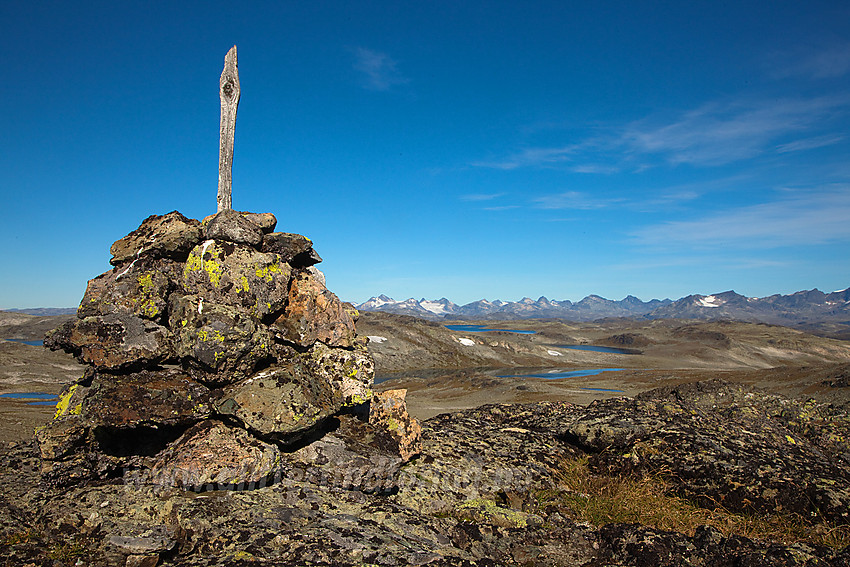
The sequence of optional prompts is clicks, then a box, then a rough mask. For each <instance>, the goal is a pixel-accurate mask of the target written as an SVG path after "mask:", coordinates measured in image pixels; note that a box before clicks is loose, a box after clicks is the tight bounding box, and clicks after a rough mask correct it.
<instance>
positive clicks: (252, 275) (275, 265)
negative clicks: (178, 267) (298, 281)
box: [181, 240, 292, 320]
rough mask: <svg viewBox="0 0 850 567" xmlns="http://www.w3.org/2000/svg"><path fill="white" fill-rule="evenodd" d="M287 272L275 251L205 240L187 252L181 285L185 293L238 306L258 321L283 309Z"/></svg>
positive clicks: (287, 289) (289, 270) (286, 265)
mask: <svg viewBox="0 0 850 567" xmlns="http://www.w3.org/2000/svg"><path fill="white" fill-rule="evenodd" d="M291 273H292V269H291V268H290V266H289V264H287V263H286V262H283V261H281V259H280V256H278V255H277V254H267V253H263V252H258V251H256V250H254V249H253V248H250V247H248V246H240V245H234V244H231V243H229V242H216V241H214V240H207V241H206V242H204V243H203V244H200V245H198V246H196V247H195V248H194V249H193V250H192V252H191V253H190V254H189V257H188V258H187V260H186V264H185V267H184V268H183V273H182V276H183V277H182V282H181V287H182V289H183V292H184V293H185V294H187V295H197V296H199V297H201V298H203V299H204V301H205V302H207V303H218V304H221V305H229V306H231V307H234V308H238V309H240V310H242V311H244V312H245V313H247V314H249V315H251V316H252V317H254V318H255V319H257V320H260V319H261V318H263V317H265V316H266V315H269V314H275V313H279V312H280V311H281V310H282V309H283V307H284V305H285V303H286V300H287V297H288V291H289V279H290V275H291Z"/></svg>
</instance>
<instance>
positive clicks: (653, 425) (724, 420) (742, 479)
mask: <svg viewBox="0 0 850 567" xmlns="http://www.w3.org/2000/svg"><path fill="white" fill-rule="evenodd" d="M799 405H800V404H799V403H798V402H797V403H795V402H792V401H790V400H787V399H785V398H781V397H779V396H771V395H769V394H763V393H757V392H754V391H747V390H744V389H743V388H742V387H740V386H734V385H731V384H728V383H726V382H723V381H720V380H716V381H710V382H701V383H699V384H697V385H684V386H678V387H675V388H666V389H661V390H658V391H650V392H646V393H644V394H642V395H641V396H640V397H639V398H638V399H628V398H617V399H612V400H605V401H597V402H594V403H592V404H591V405H590V406H588V407H587V408H586V409H585V410H584V411H583V412H582V414H581V415H579V416H576V417H575V418H574V419H572V420H570V421H569V422H567V423H566V424H565V429H564V431H563V436H564V438H565V439H566V440H567V441H569V442H570V443H574V444H576V445H578V446H580V447H582V448H584V449H586V450H589V451H591V452H593V453H594V456H593V457H592V459H591V463H592V465H593V466H594V467H596V468H597V469H598V470H604V471H619V472H623V471H641V472H650V473H655V472H657V471H664V474H665V475H666V476H668V477H669V479H670V481H671V482H672V483H673V484H674V485H675V486H676V487H677V490H678V491H679V492H680V493H681V494H683V495H685V496H687V497H689V498H693V499H696V500H697V501H700V502H704V503H706V504H707V505H722V506H723V507H725V508H726V509H728V510H733V511H740V512H786V513H793V514H799V515H800V516H802V517H807V518H812V517H816V518H821V519H823V520H826V521H831V522H837V523H847V522H848V520H850V466H848V465H847V464H846V463H845V464H844V466H836V463H834V462H831V460H830V459H827V458H825V457H824V455H825V454H829V453H832V454H835V453H834V449H835V447H834V446H833V447H830V446H828V445H825V444H823V440H822V439H819V437H818V436H817V435H814V436H808V437H807V436H806V434H805V433H804V432H803V431H804V430H803V429H801V428H800V427H799V426H795V424H794V420H793V419H789V416H793V417H797V419H800V417H799V415H800V413H801V410H802V408H800V407H799ZM783 407H784V409H783ZM823 409H824V410H825V409H826V408H823ZM789 410H790V411H789ZM820 420H821V421H820V425H821V426H823V427H824V428H828V429H831V430H832V431H833V432H834V433H835V434H837V435H838V436H840V437H844V438H846V437H847V436H848V435H850V420H848V419H847V418H846V416H845V415H844V414H843V412H841V411H838V412H835V413H833V414H832V415H831V416H830V415H829V412H826V411H822V413H821V414H820Z"/></svg>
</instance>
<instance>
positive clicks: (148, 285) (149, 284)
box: [139, 272, 153, 295]
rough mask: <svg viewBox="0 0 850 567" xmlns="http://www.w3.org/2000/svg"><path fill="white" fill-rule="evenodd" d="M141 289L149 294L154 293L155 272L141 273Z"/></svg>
mask: <svg viewBox="0 0 850 567" xmlns="http://www.w3.org/2000/svg"><path fill="white" fill-rule="evenodd" d="M139 289H140V290H142V293H144V294H147V295H150V294H151V293H153V274H152V273H151V272H145V273H143V274H139Z"/></svg>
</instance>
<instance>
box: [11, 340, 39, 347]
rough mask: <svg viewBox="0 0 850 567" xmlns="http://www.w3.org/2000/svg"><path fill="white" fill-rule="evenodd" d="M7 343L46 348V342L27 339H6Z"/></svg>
mask: <svg viewBox="0 0 850 567" xmlns="http://www.w3.org/2000/svg"><path fill="white" fill-rule="evenodd" d="M6 340H7V341H11V342H13V343H23V344H25V345H32V346H44V341H28V340H25V339H6Z"/></svg>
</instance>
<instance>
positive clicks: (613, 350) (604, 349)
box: [552, 345, 640, 354]
mask: <svg viewBox="0 0 850 567" xmlns="http://www.w3.org/2000/svg"><path fill="white" fill-rule="evenodd" d="M552 346H553V347H555V348H569V349H573V350H589V351H591V352H608V353H612V354H640V353H639V352H638V351H635V350H632V349H628V348H617V347H607V346H594V345H552Z"/></svg>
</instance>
